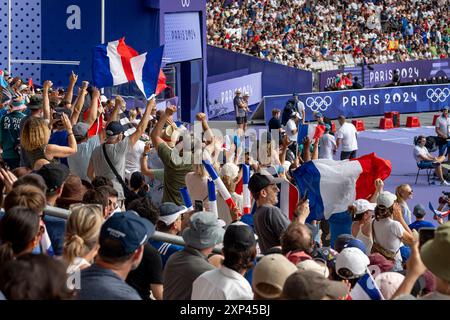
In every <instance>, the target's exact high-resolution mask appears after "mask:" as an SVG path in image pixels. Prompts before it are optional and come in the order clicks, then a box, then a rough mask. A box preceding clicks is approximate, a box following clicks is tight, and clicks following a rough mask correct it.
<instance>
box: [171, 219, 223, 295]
mask: <svg viewBox="0 0 450 320" xmlns="http://www.w3.org/2000/svg"><path fill="white" fill-rule="evenodd" d="M223 235H224V230H223V229H222V227H221V226H220V225H219V223H218V221H217V218H216V217H215V216H214V214H212V213H211V212H207V211H203V212H197V213H195V214H194V215H193V216H192V217H191V219H190V226H189V227H188V228H186V229H185V230H184V231H183V233H182V237H183V240H184V242H185V244H186V247H185V248H184V250H182V251H178V252H176V253H174V254H172V256H171V257H170V258H169V260H168V261H167V264H166V267H165V269H164V300H189V299H191V296H192V283H193V282H194V281H195V279H197V278H198V276H200V275H201V274H203V273H204V272H206V271H210V270H213V269H214V267H213V266H212V265H211V264H210V263H209V262H208V260H207V258H208V255H209V254H210V253H211V252H212V250H213V249H214V246H215V245H217V244H219V243H221V242H222V240H223Z"/></svg>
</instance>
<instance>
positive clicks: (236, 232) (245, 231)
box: [223, 224, 256, 251]
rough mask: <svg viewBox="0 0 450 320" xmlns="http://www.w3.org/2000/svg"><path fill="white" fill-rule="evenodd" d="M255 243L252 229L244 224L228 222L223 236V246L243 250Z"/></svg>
mask: <svg viewBox="0 0 450 320" xmlns="http://www.w3.org/2000/svg"><path fill="white" fill-rule="evenodd" d="M255 245H256V239H255V234H254V233H253V230H252V229H251V228H250V227H249V226H248V225H245V224H230V225H229V226H228V227H227V229H226V230H225V235H224V236H223V246H224V248H230V249H231V248H232V249H236V250H239V251H244V250H247V249H250V248H251V247H254V246H255Z"/></svg>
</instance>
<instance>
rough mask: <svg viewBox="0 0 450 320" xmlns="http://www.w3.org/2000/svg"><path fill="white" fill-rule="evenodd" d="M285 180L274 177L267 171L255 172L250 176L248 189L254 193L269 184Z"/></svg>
mask: <svg viewBox="0 0 450 320" xmlns="http://www.w3.org/2000/svg"><path fill="white" fill-rule="evenodd" d="M283 181H285V180H284V179H283V178H274V177H273V176H272V175H271V174H268V173H265V172H264V173H259V172H258V173H255V174H253V175H252V176H251V177H250V180H249V182H248V189H249V190H250V192H251V193H253V194H256V193H258V192H259V191H261V190H262V189H264V188H265V187H267V186H269V185H271V184H277V183H281V182H283Z"/></svg>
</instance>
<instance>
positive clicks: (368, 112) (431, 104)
mask: <svg viewBox="0 0 450 320" xmlns="http://www.w3.org/2000/svg"><path fill="white" fill-rule="evenodd" d="M291 98H292V96H291V95H286V96H275V97H265V98H264V114H265V122H266V123H267V122H268V121H269V119H270V117H271V112H272V109H274V108H281V109H283V108H284V106H285V104H286V102H287V101H288V100H289V99H291ZM299 99H300V101H302V102H303V103H304V104H305V109H306V119H307V120H309V121H310V120H313V114H314V112H321V113H323V115H324V116H326V117H328V118H331V119H336V118H337V117H338V116H339V115H341V114H342V115H344V116H346V117H349V118H350V117H351V118H357V117H365V116H377V115H383V114H384V113H385V112H388V111H399V112H400V113H408V112H427V111H438V110H441V109H442V108H443V107H444V106H447V105H449V103H450V84H440V85H422V86H403V87H391V88H378V89H362V90H346V91H334V92H318V93H310V94H300V95H299Z"/></svg>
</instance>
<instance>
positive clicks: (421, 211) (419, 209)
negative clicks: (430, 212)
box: [413, 204, 427, 218]
mask: <svg viewBox="0 0 450 320" xmlns="http://www.w3.org/2000/svg"><path fill="white" fill-rule="evenodd" d="M426 214H427V210H426V209H425V207H424V206H423V205H421V204H418V205H416V206H415V207H414V211H413V215H414V216H415V217H417V218H423V217H425V215H426Z"/></svg>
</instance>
